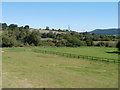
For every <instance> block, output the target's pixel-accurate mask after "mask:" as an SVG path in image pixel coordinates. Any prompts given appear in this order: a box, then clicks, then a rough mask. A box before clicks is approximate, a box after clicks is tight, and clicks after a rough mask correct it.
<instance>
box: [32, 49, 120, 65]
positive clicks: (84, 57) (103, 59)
mask: <svg viewBox="0 0 120 90" xmlns="http://www.w3.org/2000/svg"><path fill="white" fill-rule="evenodd" d="M33 51H34V52H38V53H39V52H40V53H46V54H55V55H60V56H66V57H71V58H78V59H80V58H81V59H87V60H96V61H104V62H112V63H120V60H119V59H111V58H101V57H94V56H86V55H76V54H70V53H61V52H54V51H46V50H33Z"/></svg>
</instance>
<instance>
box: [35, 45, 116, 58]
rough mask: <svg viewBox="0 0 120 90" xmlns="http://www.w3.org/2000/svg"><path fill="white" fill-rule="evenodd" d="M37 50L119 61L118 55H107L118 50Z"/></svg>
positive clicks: (88, 48) (69, 48)
mask: <svg viewBox="0 0 120 90" xmlns="http://www.w3.org/2000/svg"><path fill="white" fill-rule="evenodd" d="M34 49H36V50H46V51H53V52H61V53H70V54H76V55H86V56H96V57H102V58H111V59H118V55H117V54H113V53H107V52H113V51H117V48H106V47H78V48H71V47H59V48H57V47H51V48H50V47H40V48H39V47H35V48H34Z"/></svg>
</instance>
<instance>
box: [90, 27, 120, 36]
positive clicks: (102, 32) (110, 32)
mask: <svg viewBox="0 0 120 90" xmlns="http://www.w3.org/2000/svg"><path fill="white" fill-rule="evenodd" d="M119 30H120V29H117V28H115V29H95V30H93V31H91V32H88V33H95V34H97V35H118V31H119Z"/></svg>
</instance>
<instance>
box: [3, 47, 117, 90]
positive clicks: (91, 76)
mask: <svg viewBox="0 0 120 90" xmlns="http://www.w3.org/2000/svg"><path fill="white" fill-rule="evenodd" d="M34 49H46V50H53V51H54V50H60V51H61V52H62V50H65V51H67V52H68V51H69V50H72V51H74V49H75V51H76V50H78V49H80V48H65V47H64V48H56V49H55V48H54V49H53V48H50V47H49V48H42V47H27V48H25V47H24V48H4V49H3V50H4V51H5V52H3V59H2V62H3V71H2V73H3V88H30V87H32V88H44V87H45V88H117V87H118V65H117V64H112V63H103V62H95V61H89V60H82V59H73V58H66V57H61V56H58V55H51V54H42V53H36V52H33V51H32V50H34ZM68 49H69V50H68ZM83 49H85V48H83ZM87 49H88V48H86V50H87ZM93 49H94V48H93ZM99 49H100V48H99ZM81 50H82V49H81ZM89 50H90V48H89ZM91 50H92V49H91ZM102 50H104V49H102ZM102 50H101V51H102ZM108 50H109V49H108ZM110 50H111V49H110ZM79 52H80V51H79ZM74 53H75V52H74ZM84 53H85V52H84ZM87 53H88V52H87ZM76 54H77V52H76Z"/></svg>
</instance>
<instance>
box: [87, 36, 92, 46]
mask: <svg viewBox="0 0 120 90" xmlns="http://www.w3.org/2000/svg"><path fill="white" fill-rule="evenodd" d="M85 41H86V44H87V46H93V40H92V38H90V37H87V38H86V39H85Z"/></svg>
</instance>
